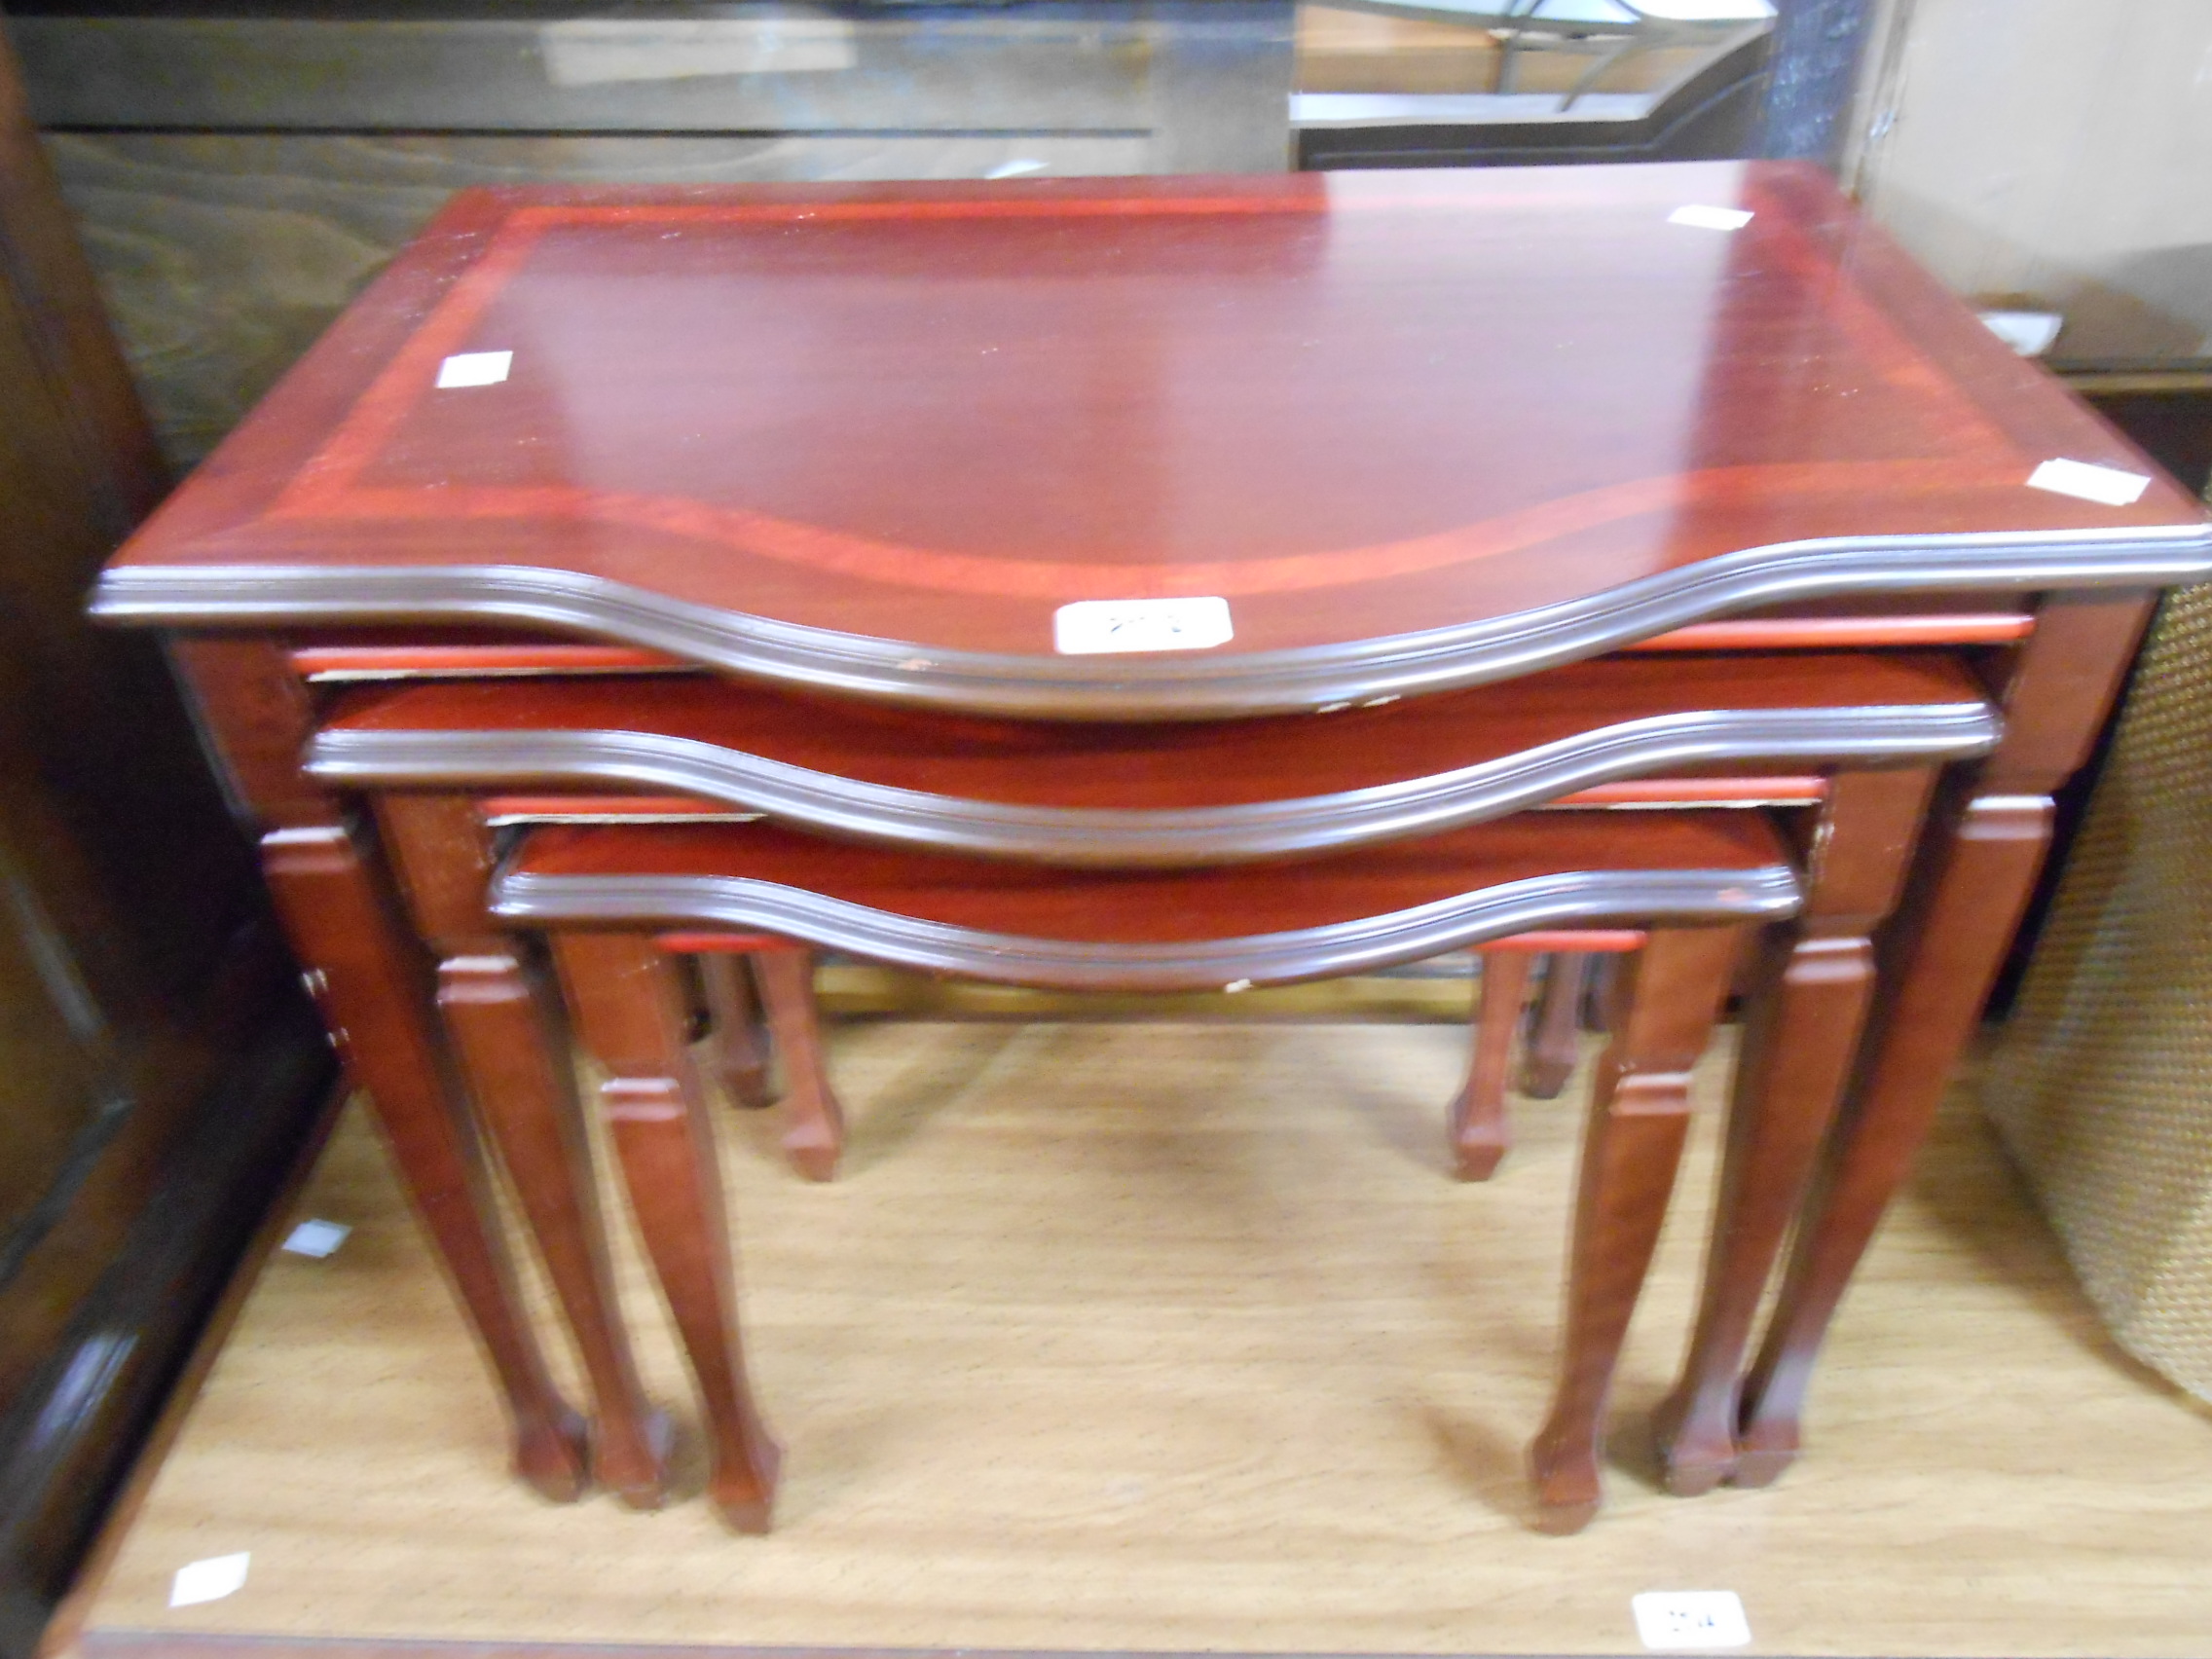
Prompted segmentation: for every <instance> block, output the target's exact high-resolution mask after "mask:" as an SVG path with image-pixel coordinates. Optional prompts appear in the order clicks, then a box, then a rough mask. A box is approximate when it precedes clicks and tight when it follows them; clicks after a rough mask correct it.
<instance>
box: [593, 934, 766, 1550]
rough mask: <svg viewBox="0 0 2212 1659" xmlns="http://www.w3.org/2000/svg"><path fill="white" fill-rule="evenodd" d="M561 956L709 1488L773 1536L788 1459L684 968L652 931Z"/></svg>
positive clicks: (725, 1510)
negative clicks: (759, 1396) (751, 1379)
mask: <svg viewBox="0 0 2212 1659" xmlns="http://www.w3.org/2000/svg"><path fill="white" fill-rule="evenodd" d="M554 953H555V957H556V959H557V961H558V962H559V964H560V970H561V980H562V983H563V985H564V986H565V987H566V989H567V991H568V995H569V1003H570V1008H571V1011H572V1012H573V1014H574V1015H575V1018H576V1023H577V1027H578V1030H579V1032H580V1034H581V1036H582V1038H583V1042H584V1046H585V1047H586V1048H587V1049H588V1050H589V1051H591V1053H592V1054H593V1055H594V1056H595V1057H596V1058H597V1059H598V1061H599V1062H600V1064H601V1065H602V1066H604V1067H605V1068H606V1070H607V1072H608V1077H607V1079H606V1081H605V1082H604V1083H602V1084H601V1086H600V1110H601V1112H602V1114H603V1115H604V1116H605V1118H606V1121H607V1124H608V1130H609V1131H610V1133H611V1136H612V1138H613V1142H614V1149H615V1153H616V1156H617V1157H618V1158H619V1159H620V1160H621V1163H622V1173H623V1178H624V1181H625V1183H626V1185H627V1186H628V1189H629V1194H630V1204H631V1207H632V1209H633V1210H634V1211H635V1212H636V1214H637V1217H638V1227H639V1231H640V1232H641V1233H642V1234H643V1235H644V1236H645V1249H646V1252H647V1253H648V1254H649V1255H650V1256H651V1258H652V1263H653V1269H654V1272H656V1273H657V1274H658V1276H659V1279H660V1286H661V1291H662V1294H663V1295H665V1296H666V1297H667V1299H668V1306H669V1309H670V1311H671V1312H672V1313H673V1314H674V1315H675V1317H676V1325H677V1330H678V1332H679V1334H680V1335H681V1336H682V1341H683V1350H684V1353H685V1355H686V1357H687V1358H688V1359H689V1361H690V1364H691V1372H692V1375H693V1377H694V1378H695V1379H696V1380H697V1382H698V1385H699V1392H700V1395H701V1397H702V1399H703V1400H704V1402H705V1406H706V1416H707V1426H708V1434H709V1439H710V1442H711V1444H712V1447H713V1458H714V1466H713V1471H712V1473H711V1475H710V1476H709V1479H708V1495H709V1496H710V1497H711V1498H712V1499H713V1501H714V1503H715V1505H716V1507H717V1508H718V1509H719V1510H720V1512H721V1514H722V1517H723V1519H724V1520H726V1521H727V1522H728V1523H729V1525H730V1526H731V1527H733V1528H735V1529H736V1530H739V1531H741V1532H765V1531H766V1530H768V1525H769V1515H770V1511H771V1509H772V1508H773V1506H774V1502H775V1493H776V1475H777V1470H778V1467H779V1465H780V1463H781V1460H782V1454H781V1453H780V1452H779V1450H778V1449H777V1446H776V1443H775V1441H774V1440H773V1439H772V1438H771V1437H770V1436H769V1434H768V1431H767V1428H766V1426H765V1425H764V1424H763V1423H762V1422H761V1420H760V1417H759V1413H758V1412H757V1411H756V1408H755V1406H754V1403H753V1393H752V1389H751V1387H750V1386H749V1385H748V1383H747V1382H746V1376H745V1357H744V1348H743V1345H742V1342H741V1339H740V1337H739V1332H738V1314H737V1292H736V1284H735V1272H734V1269H733V1267H732V1263H731V1239H730V1233H729V1223H728V1220H727V1217H726V1215H725V1213H724V1210H723V1203H722V1187H721V1170H720V1166H719V1164H718V1163H717V1162H716V1159H715V1142H714V1124H713V1119H712V1115H711V1114H710V1113H709V1112H708V1111H707V1108H706V1104H705V1101H704V1099H703V1098H702V1096H701V1093H700V1090H699V1088H698V1085H697V1080H696V1079H695V1078H694V1077H693V1075H692V1073H691V1069H690V1067H691V1056H690V1052H689V1050H688V1048H687V1046H686V1045H685V1043H684V1040H683V1039H684V1030H683V1024H684V1021H683V1000H682V994H681V992H680V989H679V987H678V985H677V982H676V978H675V974H674V964H673V963H672V962H671V961H670V960H669V958H668V957H667V956H665V955H664V954H662V952H661V950H660V949H659V947H658V946H657V945H656V944H655V943H654V942H653V940H651V939H650V938H649V937H647V936H645V935H642V934H597V933H582V932H575V933H565V934H561V935H558V936H556V938H555V940H554Z"/></svg>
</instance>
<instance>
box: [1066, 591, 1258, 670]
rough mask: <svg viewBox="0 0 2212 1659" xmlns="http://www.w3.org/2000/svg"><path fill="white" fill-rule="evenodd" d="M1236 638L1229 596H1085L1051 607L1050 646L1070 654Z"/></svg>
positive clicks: (1173, 647)
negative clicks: (1204, 597) (1136, 597)
mask: <svg viewBox="0 0 2212 1659" xmlns="http://www.w3.org/2000/svg"><path fill="white" fill-rule="evenodd" d="M1233 638H1235V633H1234V631H1233V630H1232V629H1231V627H1230V625H1229V601H1228V600H1226V599H1084V600H1078V601H1077V602H1076V603H1075V604H1073V605H1063V606H1061V607H1060V608H1059V609H1057V610H1055V611H1053V612H1052V648H1053V649H1054V650H1056V651H1059V652H1060V653H1062V654H1063V655H1066V656H1083V655H1089V654H1093V653H1101V652H1107V651H1198V650H1204V649H1205V648H1206V647H1207V646H1208V645H1227V644H1228V643H1229V641H1230V640H1231V639H1233Z"/></svg>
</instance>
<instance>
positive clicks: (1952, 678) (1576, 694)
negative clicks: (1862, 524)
mask: <svg viewBox="0 0 2212 1659" xmlns="http://www.w3.org/2000/svg"><path fill="white" fill-rule="evenodd" d="M1985 697H1986V692H1985V690H1984V688H1983V686H1982V684H1981V682H1979V680H1978V679H1977V678H1976V677H1975V675H1974V673H1973V671H1972V669H1971V668H1970V667H1969V666H1968V665H1967V664H1966V663H1965V662H1963V661H1961V660H1958V659H1956V658H1952V657H1946V656H1936V655H1934V654H1926V655H1920V654H1915V655H1909V656H1908V655H1902V654H1899V655H1895V656H1893V655H1885V654H1877V653H1872V652H1863V653H1859V654H1856V655H1849V656H1847V655H1841V654H1796V655H1791V656H1788V657H1784V658H1780V659H1762V658H1759V657H1752V656H1742V657H1708V656H1698V657H1692V658H1686V659H1680V660H1663V659H1659V658H1654V657H1649V656H1630V657H1620V658H1610V659H1604V660H1601V661H1597V662H1590V663H1577V664H1571V665H1569V666H1567V667H1566V668H1562V669H1556V670H1553V671H1552V672H1550V673H1548V674H1543V675H1536V676H1531V677H1530V678H1528V679H1526V680H1521V681H1516V682H1512V683H1511V684H1508V685H1500V686H1481V687H1476V688H1474V689H1471V690H1467V691H1459V692H1447V693H1442V694H1439V695H1437V696H1434V697H1419V698H1412V699H1402V700H1394V701H1391V702H1389V703H1388V704H1386V705H1385V706H1383V707H1381V708H1359V709H1346V710H1341V711H1338V712H1337V713H1335V714H1333V715H1330V716H1328V717H1326V718H1324V719H1294V718H1285V719H1262V720H1224V721H1203V722H1189V721H1178V722H1173V723H1167V724H1153V725H1124V724H1117V723H1111V722H1085V723H1083V724H1080V725H1078V724H1071V723H1067V722H1054V723H1050V724H1047V723H1040V722H1036V721H1018V720H1003V719H1002V720H993V719H977V718H969V719H961V718H958V717H946V716H941V715H940V716H928V715H920V714H917V713H914V712H912V711H909V710H903V709H898V708H889V707H882V706H878V705H871V704H862V703H856V702H853V701H850V700H835V699H828V698H818V697H805V696H797V695H793V694H790V693H786V692H780V691H778V690H776V689H774V688H772V687H766V686H757V685H748V684H745V683H742V682H732V681H729V680H725V679H719V678H718V679H707V678H704V677H674V676H654V677H611V678H610V677H605V676H602V677H597V678H589V679H586V678H578V679H572V680H565V681H560V682H532V683H529V684H525V685H518V684H516V683H514V682H479V683H454V684H444V683H428V684H401V685H398V686H395V687H389V688H379V689H375V690H366V689H364V690H360V691H355V692H352V693H350V694H347V695H345V696H342V697H339V698H336V699H334V700H333V701H332V702H331V703H330V705H329V706H328V707H327V709H326V711H325V713H324V715H323V718H322V719H321V720H320V721H319V722H318V725H317V729H316V733H315V736H314V738H313V741H312V743H311V745H310V747H309V750H308V755H307V766H308V771H309V772H310V774H311V775H313V777H315V778H317V779H319V780H321V781H322V782H324V783H327V784H330V785H332V786H333V787H341V788H353V789H383V788H389V787H392V786H394V785H397V786H402V787H405V786H414V787H421V786H425V785H429V786H437V785H451V786H465V787H467V788H469V789H472V790H480V789H483V788H485V787H487V786H491V787H497V788H501V789H511V788H513V787H515V786H518V785H525V784H556V785H571V786H574V785H582V786H586V787H594V786H596V787H599V788H603V789H608V788H622V787H625V786H627V787H629V788H630V789H632V790H635V789H638V788H645V789H654V788H657V789H659V790H661V791H664V792H667V793H670V794H672V795H674V796H678V797H683V798H680V799H677V800H674V801H671V802H670V803H669V804H670V805H671V806H675V807H680V808H682V809H683V810H687V811H696V810H698V807H699V804H700V801H699V799H698V797H702V796H703V797H706V798H707V800H708V801H710V802H713V801H719V802H721V803H723V804H724V806H725V807H734V808H737V809H739V810H741V811H756V812H761V813H766V814H769V815H771V816H773V817H775V818H777V819H779V820H781V821H782V822H785V823H787V824H794V825H802V826H806V827H808V828H812V829H817V830H826V831H828V832H830V833H832V834H837V835H843V836H848V837H852V836H860V837H866V838H872V839H878V840H884V841H889V842H894V843H900V844H905V845H915V846H922V847H929V848H933V849H936V850H939V851H948V852H963V853H974V854H980V855H984V856H993V857H1010V856H1011V857H1026V858H1040V859H1044V860H1047V861H1049V862H1052V863H1057V864H1086V865H1102V866H1104V865H1120V866H1129V865H1171V864H1198V863H1212V862H1221V861H1227V860H1231V859H1250V858H1259V857H1265V856H1282V855H1286V854H1298V853H1311V852H1318V851H1321V850H1324V849H1329V848H1336V847H1345V846H1351V845H1358V844H1363V843H1370V842H1375V841H1380V840H1384V839H1391V838H1400V837H1404V836H1407V835H1411V834H1418V833H1420V832H1422V831H1424V830H1440V829H1445V828H1448V827H1451V826H1454V825H1458V824H1467V823H1475V822H1480V821H1484V820H1488V819H1493V818H1497V817H1500V816H1503V815H1504V814H1506V813H1508V812H1510V811H1513V810H1515V809H1517V808H1520V807H1525V806H1530V805H1536V804H1543V803H1546V802H1549V801H1554V800H1558V799H1560V798H1562V797H1564V796H1567V795H1570V794H1573V793H1577V792H1583V791H1592V790H1598V789H1603V788H1604V787H1606V786H1612V785H1617V784H1620V783H1622V782H1623V781H1624V780H1634V779H1639V778H1642V779H1646V780H1649V781H1650V788H1649V789H1648V790H1647V791H1645V792H1641V793H1642V798H1646V799H1654V798H1655V799H1660V800H1667V801H1672V802H1679V801H1681V800H1683V799H1685V798H1687V799H1694V798H1696V797H1697V795H1698V794H1699V793H1702V789H1712V790H1715V791H1735V792H1736V793H1735V794H1733V795H1723V796H1721V798H1742V797H1743V795H1745V794H1747V793H1749V794H1751V797H1752V798H1757V795H1756V793H1755V789H1753V788H1747V787H1746V786H1755V785H1756V782H1757V780H1756V779H1755V778H1749V777H1740V778H1739V779H1737V780H1735V781H1724V780H1714V779H1708V780H1704V782H1703V786H1702V789H1701V787H1699V786H1691V785H1689V784H1688V783H1687V782H1686V781H1684V782H1683V783H1680V784H1672V785H1670V784H1667V783H1662V782H1660V781H1658V780H1657V779H1653V778H1652V774H1665V773H1669V772H1678V771H1680V770H1682V769H1684V768H1697V767H1701V766H1714V765H1719V766H1723V767H1726V768H1727V769H1730V770H1734V771H1736V772H1738V773H1745V772H1749V771H1751V770H1752V769H1753V768H1752V767H1751V766H1750V765H1749V764H1748V763H1750V762H1778V761H1786V760H1796V761H1798V762H1799V763H1800V764H1801V765H1803V766H1804V767H1805V769H1806V770H1808V771H1812V772H1814V773H1815V779H1814V780H1813V781H1814V788H1815V790H1816V791H1817V790H1818V788H1819V785H1818V781H1817V778H1818V768H1820V767H1821V766H1823V765H1825V764H1829V763H1833V764H1847V763H1850V762H1853V761H1860V762H1865V761H1874V762H1884V761H1898V760H1902V759H1905V758H1909V757H1920V758H1933V759H1961V758H1965V757H1967V756H1971V755H1974V754H1978V753H1981V752H1983V751H1985V750H1986V749H1987V748H1988V747H1990V746H1991V745H1992V744H1994V743H1995V741H1996V738H1997V734H1998V729H1999V727H1998V721H1997V718H1996V715H1995V712H1994V711H1993V710H1991V709H1989V708H1988V707H1987V704H1986V702H1985ZM1730 762H1735V763H1736V764H1735V765H1734V766H1732V767H1730V766H1729V764H1728V763H1730ZM1770 769H1771V768H1770ZM1775 781H1776V782H1779V780H1775ZM1638 797H1639V792H1635V791H1630V792H1627V793H1616V794H1614V795H1610V796H1600V797H1599V798H1603V799H1615V800H1620V799H1627V800H1634V799H1636V798H1638ZM508 804H510V805H511V803H508Z"/></svg>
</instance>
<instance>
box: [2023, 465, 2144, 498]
mask: <svg viewBox="0 0 2212 1659" xmlns="http://www.w3.org/2000/svg"><path fill="white" fill-rule="evenodd" d="M2150 487H2151V480H2150V479H2148V478H2146V477H2144V476H2143V474H2142V473H2140V472H2122V471H2121V470H2120V468H2119V467H2117V466H2092V465H2091V464H2090V463H2089V462H2087V461H2045V462H2044V463H2043V464H2042V465H2041V466H2039V467H2037V468H2036V469H2035V470H2034V471H2033V472H2031V473H2029V474H2028V488H2029V489H2031V490H2048V491H2050V492H2051V494H2053V495H2056V496H2079V497H2080V498H2082V499H2083V500H2084V501H2101V502H2103V503H2104V504H2105V505H2106V506H2108V507H2129V506H2133V505H2134V504H2135V503H2136V502H2137V501H2140V500H2141V499H2142V498H2143V492H2144V491H2146V490H2148V489H2149V488H2150Z"/></svg>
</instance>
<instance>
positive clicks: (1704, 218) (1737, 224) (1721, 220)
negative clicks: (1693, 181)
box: [1667, 203, 1751, 231]
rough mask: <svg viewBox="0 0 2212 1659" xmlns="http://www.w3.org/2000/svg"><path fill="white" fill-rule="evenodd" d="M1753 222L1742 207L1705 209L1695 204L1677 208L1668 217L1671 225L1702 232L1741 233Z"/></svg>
mask: <svg viewBox="0 0 2212 1659" xmlns="http://www.w3.org/2000/svg"><path fill="white" fill-rule="evenodd" d="M1667 223H1668V224H1670V225H1688V226H1691V227H1692V228H1693V229H1696V230H1700V231H1740V230H1742V229H1743V228H1744V227H1745V226H1746V225H1748V224H1750V223H1751V214H1750V213H1748V212H1746V211H1745V210H1744V209H1743V208H1741V207H1705V206H1699V205H1697V204H1695V203H1693V204H1692V205H1690V206H1687V207H1677V208H1676V209H1675V210H1674V211H1673V212H1672V213H1670V214H1668V215H1667Z"/></svg>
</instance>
